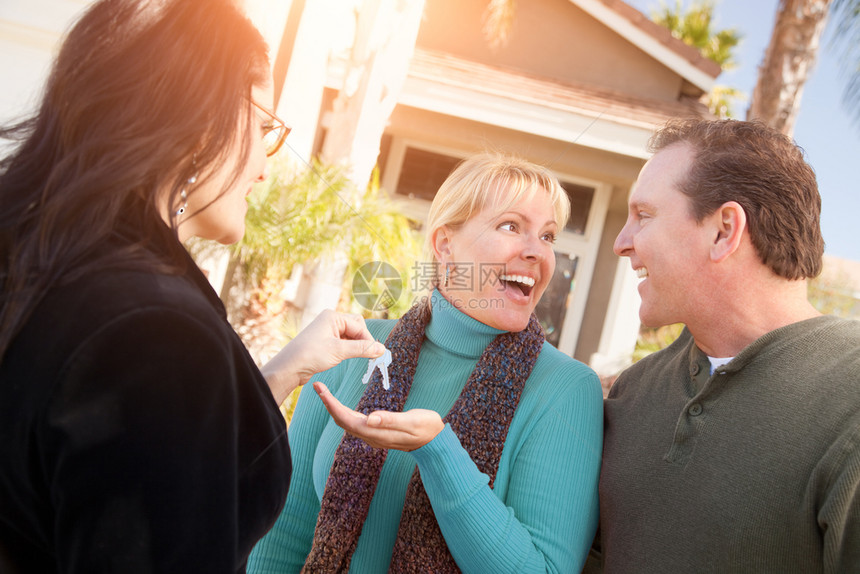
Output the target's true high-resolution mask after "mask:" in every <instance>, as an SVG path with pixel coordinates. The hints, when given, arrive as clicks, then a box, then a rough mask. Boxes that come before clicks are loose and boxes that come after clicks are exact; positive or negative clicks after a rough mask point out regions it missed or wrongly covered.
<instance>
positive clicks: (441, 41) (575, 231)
mask: <svg viewBox="0 0 860 574" xmlns="http://www.w3.org/2000/svg"><path fill="white" fill-rule="evenodd" d="M412 1H416V0H412ZM385 2H386V0H364V2H361V1H358V0H312V1H300V0H292V1H289V0H279V1H277V2H270V1H268V0H248V1H247V6H248V11H249V15H250V16H251V17H252V19H254V20H255V22H257V23H258V25H259V27H260V28H261V31H262V32H263V34H264V35H265V36H266V38H267V40H268V41H269V44H270V46H272V56H273V64H274V67H275V82H276V86H275V90H276V94H278V101H277V112H278V114H279V115H280V116H281V117H283V118H284V119H286V120H287V121H288V122H291V123H292V124H293V128H294V131H293V133H292V134H291V136H290V144H291V146H292V148H293V150H294V153H296V154H297V155H299V156H300V157H301V159H302V160H305V161H306V160H309V159H310V157H312V156H314V155H316V154H318V153H319V152H320V150H322V149H323V147H324V145H325V141H326V138H327V137H330V136H329V133H328V127H329V126H330V125H331V121H332V115H333V105H334V102H335V101H336V99H337V96H338V94H339V93H340V92H341V91H342V90H345V89H348V87H347V86H349V78H348V77H347V76H348V74H349V73H350V72H349V66H348V64H347V63H345V57H344V56H343V54H344V52H343V50H341V49H338V42H341V44H343V42H344V36H350V34H353V37H354V34H355V30H352V31H351V32H348V33H344V31H343V30H344V28H342V26H346V28H345V29H346V30H349V26H350V22H352V23H353V24H354V23H355V22H356V18H355V17H354V14H355V11H356V10H358V9H363V4H366V3H372V4H376V5H380V4H383V3H385ZM404 3H408V2H405V0H404V2H400V4H404ZM87 4H89V2H88V1H86V0H13V1H12V2H6V3H3V5H2V7H0V81H2V82H3V85H4V86H11V85H14V86H16V91H15V92H14V93H11V92H10V91H9V90H8V89H7V88H4V90H3V92H4V93H3V94H2V95H0V98H5V99H0V119H2V120H5V119H8V118H9V117H11V116H12V115H13V113H14V112H15V110H17V109H20V108H21V107H22V106H25V105H26V104H27V102H28V101H32V98H33V97H34V95H35V94H37V93H38V92H37V91H38V86H39V85H40V84H41V82H42V81H43V78H44V74H45V72H46V71H47V65H48V63H49V61H50V58H51V56H52V53H53V50H54V49H55V46H56V42H57V40H58V39H59V37H60V35H61V33H62V31H63V30H64V29H65V28H66V27H67V26H68V23H69V22H70V20H71V19H72V18H73V16H74V15H75V14H77V13H79V12H80V11H81V10H82V9H83V8H84V7H85V6H86V5H87ZM488 4H489V2H488V0H424V2H423V7H422V10H421V18H420V22H419V23H418V28H417V36H416V37H415V40H414V47H413V50H412V52H411V54H410V55H409V59H408V69H407V70H406V72H405V77H404V78H401V79H400V81H399V82H398V84H397V89H396V91H394V92H393V94H392V95H391V97H393V98H395V99H396V101H395V102H394V105H393V111H392V112H391V113H390V115H389V116H388V117H387V120H386V121H385V123H384V129H383V131H382V136H381V138H380V140H379V154H378V157H377V163H378V166H379V170H380V176H381V185H382V187H383V189H385V190H386V191H387V192H388V193H389V194H390V195H391V197H392V198H393V199H394V200H395V201H396V202H397V204H398V205H399V206H400V208H401V209H402V210H403V211H404V212H405V213H406V214H408V215H409V216H410V217H411V218H413V219H414V220H415V221H416V224H417V225H418V226H419V227H420V225H421V224H422V223H423V221H424V220H425V219H426V216H427V212H428V210H429V205H430V202H431V201H432V198H433V195H434V193H435V191H436V189H437V188H438V187H439V184H440V183H441V182H442V181H443V180H444V179H445V177H446V176H447V174H448V173H449V172H450V170H451V169H452V168H453V167H454V166H455V165H456V164H457V162H459V161H460V160H462V159H463V158H465V157H467V156H469V155H471V154H473V153H476V152H479V151H486V150H493V151H500V152H505V153H513V154H516V155H519V156H522V157H525V158H526V159H529V160H531V161H534V162H536V163H539V164H543V165H545V166H547V167H549V168H550V169H551V170H552V171H553V172H554V173H555V174H556V175H557V176H558V178H559V179H560V181H561V182H562V184H563V187H564V188H565V190H566V192H567V193H568V196H569V198H570V199H571V206H572V209H571V217H570V222H569V223H568V225H567V226H566V228H565V229H564V230H563V232H562V233H561V234H560V236H559V238H558V241H557V243H556V246H555V250H556V271H555V274H554V276H553V279H552V282H551V284H550V286H549V288H548V289H547V292H546V294H545V295H544V300H543V301H542V302H541V306H540V308H539V310H538V311H539V315H540V317H541V320H542V323H543V324H544V326H545V328H546V331H547V335H548V338H549V340H550V341H551V342H552V343H553V344H554V345H556V346H557V347H558V348H559V349H561V350H562V351H563V352H565V353H567V354H569V355H571V356H573V357H575V358H577V359H579V360H581V361H583V362H586V363H589V364H590V365H591V366H592V367H594V368H595V369H596V370H597V371H598V372H599V373H602V374H611V373H612V372H615V371H617V370H619V369H620V368H622V367H623V366H625V365H626V363H627V361H628V360H629V356H630V352H631V351H632V349H633V346H634V344H635V340H636V335H637V333H638V329H639V320H638V305H639V300H638V294H637V290H636V283H637V279H636V277H635V274H634V273H633V272H632V270H631V269H630V265H629V262H627V261H626V260H619V258H618V257H617V256H615V254H614V253H613V251H612V244H613V241H614V238H615V236H616V235H617V233H618V231H619V230H620V229H621V227H622V226H623V224H624V221H625V219H626V211H627V210H626V202H627V197H628V196H629V194H630V191H631V187H632V185H633V183H634V181H635V179H636V176H637V174H638V172H639V170H640V168H641V167H642V165H643V164H644V162H645V161H646V159H647V158H648V155H649V154H648V152H647V151H646V144H647V141H648V138H649V136H650V134H651V132H652V131H653V129H654V128H655V127H657V126H659V125H660V124H662V123H664V122H665V121H666V120H668V119H670V118H673V117H689V116H703V117H704V116H707V115H708V112H707V109H706V107H705V106H704V105H703V104H702V103H701V99H702V96H703V95H704V94H706V93H707V92H708V91H709V90H710V88H711V86H712V84H713V81H714V79H715V78H716V77H717V75H718V74H719V67H718V66H717V65H716V64H714V63H713V62H710V61H709V60H706V59H704V58H702V57H701V56H700V55H699V53H698V51H696V50H694V49H693V48H690V47H688V46H686V45H685V44H683V43H682V42H680V41H679V40H676V39H675V38H673V37H671V35H669V33H668V32H667V31H666V30H664V29H663V28H661V27H659V26H657V25H656V24H653V23H652V22H651V21H650V20H648V19H647V17H645V16H644V15H643V14H641V13H639V12H638V11H637V10H635V9H633V8H632V7H630V6H629V5H627V4H626V3H624V2H622V1H620V0H529V1H528V2H516V3H515V14H514V18H513V20H512V25H511V28H510V32H509V34H508V36H507V40H506V42H504V43H503V44H500V45H493V44H492V42H491V41H490V40H488V38H487V36H485V34H484V33H483V28H484V23H485V11H486V8H487V5H488ZM346 44H349V40H348V39H347V40H346ZM342 47H343V45H341V48H342Z"/></svg>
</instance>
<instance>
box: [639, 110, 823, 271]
mask: <svg viewBox="0 0 860 574" xmlns="http://www.w3.org/2000/svg"><path fill="white" fill-rule="evenodd" d="M676 143H687V144H689V145H690V146H691V147H692V148H693V150H694V163H693V164H692V165H691V166H690V169H689V171H688V172H687V178H686V180H685V181H682V182H680V183H679V184H678V188H679V190H680V191H681V192H682V193H684V194H685V195H687V196H688V197H689V198H690V205H691V208H692V210H693V216H694V217H695V218H696V220H697V221H702V220H703V219H704V218H705V217H706V216H707V215H710V214H711V213H713V212H714V211H715V210H716V209H717V208H719V207H720V206H721V205H723V204H724V203H726V202H727V201H736V202H737V203H739V204H740V205H741V206H742V207H743V209H744V211H745V212H746V216H747V227H748V229H749V234H750V238H751V239H752V244H753V247H754V248H755V250H756V252H757V253H758V256H759V258H760V259H761V260H762V262H763V263H764V264H765V265H767V266H768V267H770V269H772V270H773V271H774V273H776V274H777V275H779V276H781V277H785V278H786V279H803V278H807V277H809V278H811V277H815V276H816V275H818V274H819V273H820V272H821V258H822V255H823V254H824V239H823V238H822V237H821V227H820V223H819V219H820V216H821V196H820V195H819V194H818V184H817V183H816V180H815V172H814V171H813V169H812V167H811V166H810V165H809V164H808V163H807V162H806V160H805V158H804V153H803V150H802V149H801V148H800V147H798V146H797V145H796V144H795V143H794V142H793V141H792V140H791V139H790V138H788V137H787V136H785V135H783V134H781V133H779V132H777V131H776V130H773V129H771V128H768V127H767V126H765V125H764V124H762V123H760V122H745V121H737V120H701V119H686V120H673V121H670V122H669V123H667V124H666V125H665V126H664V127H662V128H661V129H660V130H658V131H657V132H656V133H655V134H654V135H653V136H652V137H651V141H650V142H649V148H650V149H651V151H653V152H658V151H660V150H662V149H665V148H667V147H669V146H671V145H673V144H676Z"/></svg>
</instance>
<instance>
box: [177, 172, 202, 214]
mask: <svg viewBox="0 0 860 574" xmlns="http://www.w3.org/2000/svg"><path fill="white" fill-rule="evenodd" d="M195 183H197V174H194V175H192V176H191V177H189V178H188V182H187V184H188V185H189V186H191V185H194V184H195ZM179 197H181V198H182V201H183V202H184V203H183V204H182V207H180V208H179V209H177V210H176V215H182V214H183V213H185V209H186V208H187V207H188V194H187V193H185V190H184V189H183V190H182V191H180V192H179Z"/></svg>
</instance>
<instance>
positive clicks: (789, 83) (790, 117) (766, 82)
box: [747, 0, 860, 135]
mask: <svg viewBox="0 0 860 574" xmlns="http://www.w3.org/2000/svg"><path fill="white" fill-rule="evenodd" d="M828 17H830V18H833V20H834V21H835V22H837V24H836V25H837V28H836V35H835V38H836V40H837V42H844V46H845V56H846V57H845V58H844V61H845V62H846V66H853V70H852V71H851V72H850V73H849V74H850V75H849V80H848V84H847V86H846V90H845V97H844V101H845V103H846V105H847V106H848V107H849V109H850V110H853V113H854V116H855V118H857V119H858V120H860V47H858V43H860V0H780V1H779V4H778V6H777V11H776V21H775V22H774V27H773V32H772V34H771V38H770V43H769V44H768V47H767V49H766V51H765V56H764V60H763V62H762V64H761V66H760V67H759V75H758V80H757V82H756V86H755V89H754V90H753V97H752V102H751V103H750V108H749V110H748V111H747V119H758V120H761V121H763V122H765V123H767V124H768V125H769V126H771V127H773V128H775V129H778V130H780V131H781V132H782V133H784V134H786V135H791V134H792V133H793V131H794V122H795V120H796V118H797V112H798V110H799V109H800V102H801V97H802V95H803V87H804V85H805V84H806V81H807V79H808V77H809V73H810V72H811V70H812V68H813V66H814V65H815V61H816V58H817V56H818V48H819V44H820V41H821V35H822V33H823V32H824V28H825V25H826V24H827V20H828Z"/></svg>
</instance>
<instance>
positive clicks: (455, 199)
mask: <svg viewBox="0 0 860 574" xmlns="http://www.w3.org/2000/svg"><path fill="white" fill-rule="evenodd" d="M540 188H543V189H544V190H546V192H547V193H548V194H549V198H550V203H552V207H553V213H554V214H555V222H556V224H557V225H558V228H559V230H561V229H563V228H564V226H565V224H566V223H567V219H568V217H569V216H570V200H569V199H568V197H567V193H565V191H564V190H563V189H562V187H561V184H559V182H558V179H557V178H556V177H555V176H554V175H553V174H552V172H550V170H549V169H547V168H545V167H543V166H540V165H537V164H534V163H531V162H529V161H526V160H524V159H522V158H519V157H516V156H512V155H504V154H500V153H481V154H478V155H474V156H472V157H470V158H468V159H465V160H463V161H462V162H461V163H460V164H459V165H458V166H457V167H456V168H455V169H454V171H452V172H451V175H449V176H448V178H447V179H446V180H445V181H444V182H443V183H442V185H441V186H440V187H439V191H438V192H437V193H436V197H435V198H434V199H433V204H432V205H431V206H430V214H429V215H428V216H427V225H426V227H425V231H426V236H425V243H424V249H425V258H426V260H427V261H431V262H433V263H437V261H436V255H435V253H434V252H433V234H434V232H435V231H436V230H437V229H439V228H440V227H443V226H448V227H450V228H452V229H458V228H460V227H461V226H462V225H463V224H465V223H466V222H467V221H468V220H469V219H470V218H471V217H472V216H474V215H476V214H478V213H480V212H481V211H482V210H483V209H484V208H485V207H487V206H488V205H491V204H492V203H493V202H494V200H496V199H497V198H498V197H499V196H500V194H501V192H506V193H507V195H508V197H507V201H508V205H513V204H514V203H517V202H518V201H520V200H521V199H523V198H529V197H531V196H532V195H533V194H534V193H535V191H537V190H538V189H540Z"/></svg>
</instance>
